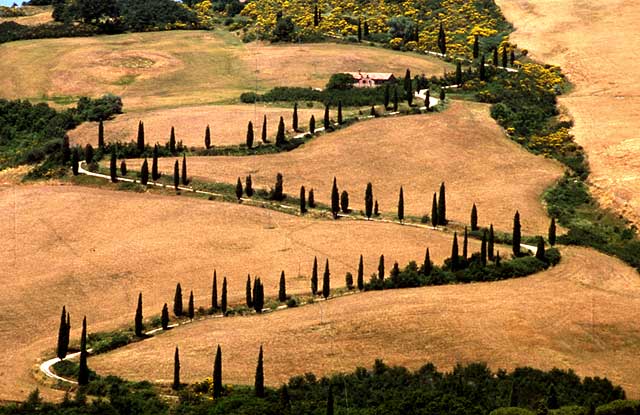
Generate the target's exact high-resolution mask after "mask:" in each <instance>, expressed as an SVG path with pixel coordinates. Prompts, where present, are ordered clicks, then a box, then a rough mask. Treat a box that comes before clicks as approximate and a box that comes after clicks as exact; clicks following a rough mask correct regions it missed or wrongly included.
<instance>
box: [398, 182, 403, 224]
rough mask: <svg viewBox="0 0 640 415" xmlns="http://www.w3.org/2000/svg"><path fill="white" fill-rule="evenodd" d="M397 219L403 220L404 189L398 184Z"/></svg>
mask: <svg viewBox="0 0 640 415" xmlns="http://www.w3.org/2000/svg"><path fill="white" fill-rule="evenodd" d="M398 220H399V221H400V223H403V221H404V191H403V190H402V186H400V196H398Z"/></svg>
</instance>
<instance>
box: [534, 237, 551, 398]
mask: <svg viewBox="0 0 640 415" xmlns="http://www.w3.org/2000/svg"><path fill="white" fill-rule="evenodd" d="M536 258H538V259H539V260H540V261H543V262H546V261H547V257H546V255H545V252H544V239H543V238H542V236H539V237H538V246H537V248H536ZM554 409H555V408H554Z"/></svg>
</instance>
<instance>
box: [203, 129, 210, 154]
mask: <svg viewBox="0 0 640 415" xmlns="http://www.w3.org/2000/svg"><path fill="white" fill-rule="evenodd" d="M204 147H205V148H206V149H210V148H211V128H209V125H207V128H206V129H205V130H204Z"/></svg>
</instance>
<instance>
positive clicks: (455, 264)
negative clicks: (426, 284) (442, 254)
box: [451, 232, 460, 271]
mask: <svg viewBox="0 0 640 415" xmlns="http://www.w3.org/2000/svg"><path fill="white" fill-rule="evenodd" d="M459 264H460V258H459V256H458V233H457V232H454V233H453V244H452V245H451V271H457V270H458V268H459Z"/></svg>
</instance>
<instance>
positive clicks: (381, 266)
mask: <svg viewBox="0 0 640 415" xmlns="http://www.w3.org/2000/svg"><path fill="white" fill-rule="evenodd" d="M378 278H379V279H380V281H384V255H380V261H379V262H378Z"/></svg>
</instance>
